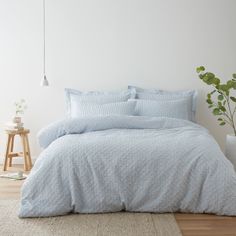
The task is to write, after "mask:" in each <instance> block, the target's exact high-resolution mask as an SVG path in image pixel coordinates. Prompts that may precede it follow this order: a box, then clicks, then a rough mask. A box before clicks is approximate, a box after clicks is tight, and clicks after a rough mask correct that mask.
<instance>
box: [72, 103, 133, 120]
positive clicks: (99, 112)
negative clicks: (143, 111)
mask: <svg viewBox="0 0 236 236" xmlns="http://www.w3.org/2000/svg"><path fill="white" fill-rule="evenodd" d="M77 105H78V106H76V107H74V108H73V110H72V112H71V117H72V118H76V117H82V116H106V115H128V116H132V115H134V114H135V106H136V101H128V102H116V103H107V104H95V103H87V102H80V103H77Z"/></svg>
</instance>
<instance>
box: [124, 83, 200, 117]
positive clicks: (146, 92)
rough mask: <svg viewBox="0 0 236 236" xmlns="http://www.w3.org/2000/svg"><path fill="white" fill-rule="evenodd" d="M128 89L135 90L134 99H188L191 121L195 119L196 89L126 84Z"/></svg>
mask: <svg viewBox="0 0 236 236" xmlns="http://www.w3.org/2000/svg"><path fill="white" fill-rule="evenodd" d="M128 88H129V89H135V90H136V99H145V100H157V101H167V100H176V99H181V98H186V99H188V103H189V109H190V110H191V112H192V114H191V116H192V118H191V120H192V121H195V114H196V108H197V91H196V90H183V91H166V90H158V89H142V88H139V87H135V86H130V85H129V86H128Z"/></svg>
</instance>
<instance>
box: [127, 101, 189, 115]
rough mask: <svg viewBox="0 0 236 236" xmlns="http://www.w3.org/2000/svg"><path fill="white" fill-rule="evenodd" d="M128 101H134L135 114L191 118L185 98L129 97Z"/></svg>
mask: <svg viewBox="0 0 236 236" xmlns="http://www.w3.org/2000/svg"><path fill="white" fill-rule="evenodd" d="M130 101H136V107H135V115H139V116H155V117H171V118H177V119H184V120H191V118H192V114H191V110H190V109H189V102H188V100H187V99H185V98H183V99H176V100H162V101H154V100H143V99H131V100H130Z"/></svg>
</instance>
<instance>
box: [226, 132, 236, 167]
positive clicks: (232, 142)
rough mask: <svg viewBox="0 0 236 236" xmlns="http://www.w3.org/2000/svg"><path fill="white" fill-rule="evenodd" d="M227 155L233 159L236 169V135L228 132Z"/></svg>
mask: <svg viewBox="0 0 236 236" xmlns="http://www.w3.org/2000/svg"><path fill="white" fill-rule="evenodd" d="M225 155H226V157H227V158H228V159H229V160H230V161H231V163H232V164H233V166H234V169H235V170H236V136H235V135H233V134H231V135H230V134H228V135H227V136H226V148H225Z"/></svg>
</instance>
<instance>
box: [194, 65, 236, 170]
mask: <svg viewBox="0 0 236 236" xmlns="http://www.w3.org/2000/svg"><path fill="white" fill-rule="evenodd" d="M196 71H197V73H198V76H199V78H200V79H201V80H202V81H203V82H204V83H206V84H207V85H209V86H211V87H212V91H211V92H210V93H208V94H207V99H206V102H207V103H208V107H209V109H211V110H212V113H213V115H215V116H216V117H217V120H218V122H219V125H221V126H224V125H229V126H230V127H231V128H232V131H233V134H228V135H227V137H226V156H227V158H228V159H229V160H230V161H231V162H232V163H233V165H234V166H235V167H236V121H235V114H236V97H234V96H233V95H232V92H233V91H234V90H236V74H233V75H232V79H230V80H228V81H227V82H226V83H222V82H221V80H220V79H219V78H218V77H216V76H215V74H213V73H211V72H206V71H205V68H204V66H200V67H197V69H196Z"/></svg>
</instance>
